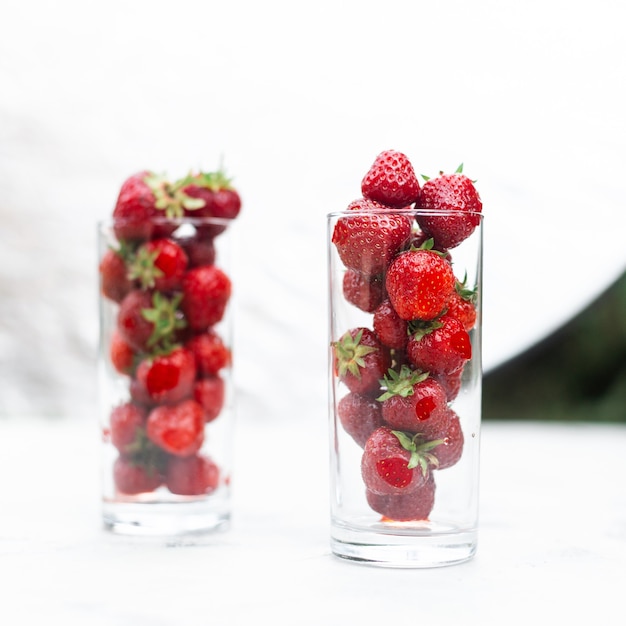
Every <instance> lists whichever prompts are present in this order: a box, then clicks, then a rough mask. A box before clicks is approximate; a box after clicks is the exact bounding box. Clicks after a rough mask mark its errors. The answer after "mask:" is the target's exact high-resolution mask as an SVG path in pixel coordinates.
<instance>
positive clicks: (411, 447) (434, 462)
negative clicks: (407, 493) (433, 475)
mask: <svg viewBox="0 0 626 626" xmlns="http://www.w3.org/2000/svg"><path fill="white" fill-rule="evenodd" d="M391 432H392V433H393V434H394V435H395V436H396V437H397V439H398V441H399V442H400V445H401V446H402V447H403V448H404V449H405V450H407V451H408V452H410V453H411V458H410V460H409V464H408V465H407V467H408V469H413V468H414V467H418V466H419V468H420V469H421V470H422V474H423V475H424V476H426V475H427V474H428V469H429V467H437V466H438V465H439V460H438V459H437V457H436V456H435V455H434V454H432V453H431V452H430V451H431V450H433V449H434V448H436V447H437V446H438V445H440V444H442V443H443V442H444V440H443V439H433V440H432V441H428V440H426V441H423V436H422V435H421V434H420V433H418V434H416V435H410V434H409V433H405V432H402V431H401V430H392V431H391Z"/></svg>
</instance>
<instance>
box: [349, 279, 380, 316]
mask: <svg viewBox="0 0 626 626" xmlns="http://www.w3.org/2000/svg"><path fill="white" fill-rule="evenodd" d="M342 287H343V296H344V298H345V299H346V300H347V301H348V302H349V303H350V304H353V305H354V306H355V307H357V308H358V309H361V311H365V312H366V313H372V312H373V311H374V309H375V308H376V307H377V306H378V305H379V304H380V303H381V302H382V299H383V292H384V282H383V279H382V277H381V276H367V275H364V274H361V273H360V272H356V271H355V270H351V269H348V270H347V271H346V272H345V274H344V275H343V283H342Z"/></svg>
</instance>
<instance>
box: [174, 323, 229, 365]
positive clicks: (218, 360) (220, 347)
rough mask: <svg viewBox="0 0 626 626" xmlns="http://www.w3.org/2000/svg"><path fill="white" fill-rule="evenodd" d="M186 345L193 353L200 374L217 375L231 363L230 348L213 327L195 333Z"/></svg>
mask: <svg viewBox="0 0 626 626" xmlns="http://www.w3.org/2000/svg"><path fill="white" fill-rule="evenodd" d="M185 346H186V347H187V349H188V350H190V351H191V353H192V354H193V356H194V359H195V362H196V368H197V370H198V374H199V375H200V376H215V375H216V374H217V373H218V372H219V371H220V370H221V369H223V368H224V367H226V366H228V365H230V363H231V353H230V350H229V349H228V347H227V346H226V345H225V344H224V342H223V341H222V338H221V337H220V336H219V335H218V334H217V333H216V332H215V331H214V330H213V329H209V330H207V331H206V332H205V333H201V334H199V335H194V336H193V337H192V338H191V339H190V340H189V341H187V343H186V344H185Z"/></svg>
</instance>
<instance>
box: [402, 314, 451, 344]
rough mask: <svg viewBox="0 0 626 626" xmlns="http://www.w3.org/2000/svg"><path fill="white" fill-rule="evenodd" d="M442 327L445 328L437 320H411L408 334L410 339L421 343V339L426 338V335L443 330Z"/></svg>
mask: <svg viewBox="0 0 626 626" xmlns="http://www.w3.org/2000/svg"><path fill="white" fill-rule="evenodd" d="M442 326H443V323H442V322H440V321H438V320H437V319H434V320H411V321H410V322H409V323H408V324H407V330H406V332H407V334H408V335H409V337H413V338H414V339H415V340H416V341H419V340H420V339H422V338H424V337H425V336H426V335H429V334H430V333H432V332H433V330H436V329H437V328H441V327H442Z"/></svg>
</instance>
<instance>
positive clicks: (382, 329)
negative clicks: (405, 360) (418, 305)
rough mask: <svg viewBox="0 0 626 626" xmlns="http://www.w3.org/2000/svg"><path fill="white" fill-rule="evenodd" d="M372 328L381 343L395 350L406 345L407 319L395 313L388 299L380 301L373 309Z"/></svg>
mask: <svg viewBox="0 0 626 626" xmlns="http://www.w3.org/2000/svg"><path fill="white" fill-rule="evenodd" d="M373 328H374V332H375V333H376V336H377V337H378V339H379V340H380V342H381V343H382V344H383V345H385V346H387V347H389V348H394V349H396V350H404V348H405V347H406V343H407V341H408V340H409V335H408V330H407V328H408V326H407V321H406V320H403V319H402V318H401V317H400V316H399V315H398V314H397V313H396V310H395V309H394V308H393V306H391V302H390V301H389V299H386V300H384V301H383V302H381V303H380V305H379V306H378V307H377V308H376V310H375V311H374V318H373Z"/></svg>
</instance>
